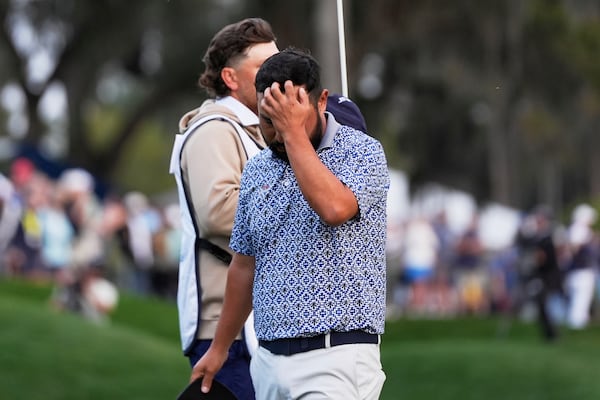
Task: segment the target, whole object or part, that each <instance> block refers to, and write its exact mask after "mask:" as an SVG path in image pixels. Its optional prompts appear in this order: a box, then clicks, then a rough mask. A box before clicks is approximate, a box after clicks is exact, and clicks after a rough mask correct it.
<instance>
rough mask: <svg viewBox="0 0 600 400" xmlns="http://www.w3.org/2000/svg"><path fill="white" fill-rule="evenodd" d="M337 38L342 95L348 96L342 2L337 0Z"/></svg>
mask: <svg viewBox="0 0 600 400" xmlns="http://www.w3.org/2000/svg"><path fill="white" fill-rule="evenodd" d="M337 18H338V37H339V45H340V72H341V74H342V94H343V95H344V96H346V97H347V96H348V74H347V72H346V39H345V35H344V0H337Z"/></svg>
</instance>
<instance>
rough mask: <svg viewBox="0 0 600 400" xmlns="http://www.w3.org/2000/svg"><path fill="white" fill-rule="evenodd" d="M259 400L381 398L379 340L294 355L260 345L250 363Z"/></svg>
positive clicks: (382, 376)
mask: <svg viewBox="0 0 600 400" xmlns="http://www.w3.org/2000/svg"><path fill="white" fill-rule="evenodd" d="M250 374H251V376H252V381H253V383H254V388H255V391H256V398H257V399H259V400H284V399H285V400H292V399H302V400H317V399H320V400H325V399H328V400H329V399H340V400H341V399H343V400H353V399H356V400H377V399H379V395H380V393H381V389H382V388H383V382H384V381H385V373H384V372H383V370H382V367H381V361H380V351H379V345H378V344H362V343H361V344H345V345H341V346H335V347H329V348H324V349H318V350H312V351H307V352H305V353H298V354H294V355H291V356H284V355H275V354H272V353H271V352H269V351H268V350H266V349H265V348H263V347H259V348H258V349H257V351H256V353H255V354H254V357H252V361H251V363H250Z"/></svg>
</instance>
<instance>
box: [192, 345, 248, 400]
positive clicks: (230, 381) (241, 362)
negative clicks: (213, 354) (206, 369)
mask: <svg viewBox="0 0 600 400" xmlns="http://www.w3.org/2000/svg"><path fill="white" fill-rule="evenodd" d="M210 343H211V340H199V341H198V342H197V343H196V345H195V346H194V348H193V349H192V351H191V352H190V353H189V354H188V358H189V360H190V365H191V366H192V368H193V367H194V365H195V364H196V363H197V362H198V360H199V359H200V358H201V357H202V356H203V355H204V353H206V351H207V350H208V347H209V346H210ZM215 379H216V380H217V381H219V382H221V383H222V384H223V385H225V386H227V388H228V389H229V390H231V391H232V392H233V393H234V394H235V395H236V397H237V398H238V400H254V386H252V378H251V377H250V355H249V354H248V350H247V348H246V344H245V343H244V342H243V341H241V340H236V341H234V342H233V344H232V345H231V348H230V349H229V357H228V358H227V360H226V361H225V364H223V368H221V370H220V371H219V372H218V373H217V374H216V375H215Z"/></svg>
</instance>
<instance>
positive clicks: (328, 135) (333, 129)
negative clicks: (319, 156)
mask: <svg viewBox="0 0 600 400" xmlns="http://www.w3.org/2000/svg"><path fill="white" fill-rule="evenodd" d="M325 117H326V121H327V122H326V124H327V125H326V126H325V133H324V134H323V138H321V143H319V149H318V150H323V149H326V148H328V147H331V146H332V145H333V138H334V137H335V134H336V133H337V131H338V130H339V129H340V127H341V125H340V124H339V123H338V122H337V121H336V120H335V117H334V116H333V114H331V113H330V112H328V111H325Z"/></svg>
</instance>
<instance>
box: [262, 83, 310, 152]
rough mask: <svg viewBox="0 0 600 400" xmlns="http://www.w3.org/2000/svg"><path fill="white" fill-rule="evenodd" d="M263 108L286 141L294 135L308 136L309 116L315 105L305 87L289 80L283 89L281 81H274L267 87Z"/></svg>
mask: <svg viewBox="0 0 600 400" xmlns="http://www.w3.org/2000/svg"><path fill="white" fill-rule="evenodd" d="M261 108H262V110H263V111H264V112H265V114H266V115H268V116H269V117H270V119H271V122H272V123H273V128H274V129H275V131H277V133H278V134H279V135H281V138H282V139H283V141H284V142H285V141H286V140H288V139H293V135H298V134H303V135H304V136H305V137H308V134H309V132H308V130H307V125H308V118H309V116H310V115H311V113H312V112H314V106H313V105H312V104H311V103H310V100H309V98H308V94H307V93H306V90H305V89H304V87H302V86H294V84H293V83H292V81H289V80H288V81H285V83H284V87H283V90H282V89H281V86H280V85H279V83H277V82H274V83H273V84H272V85H271V87H269V88H267V89H265V92H264V96H263V99H262V103H261Z"/></svg>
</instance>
